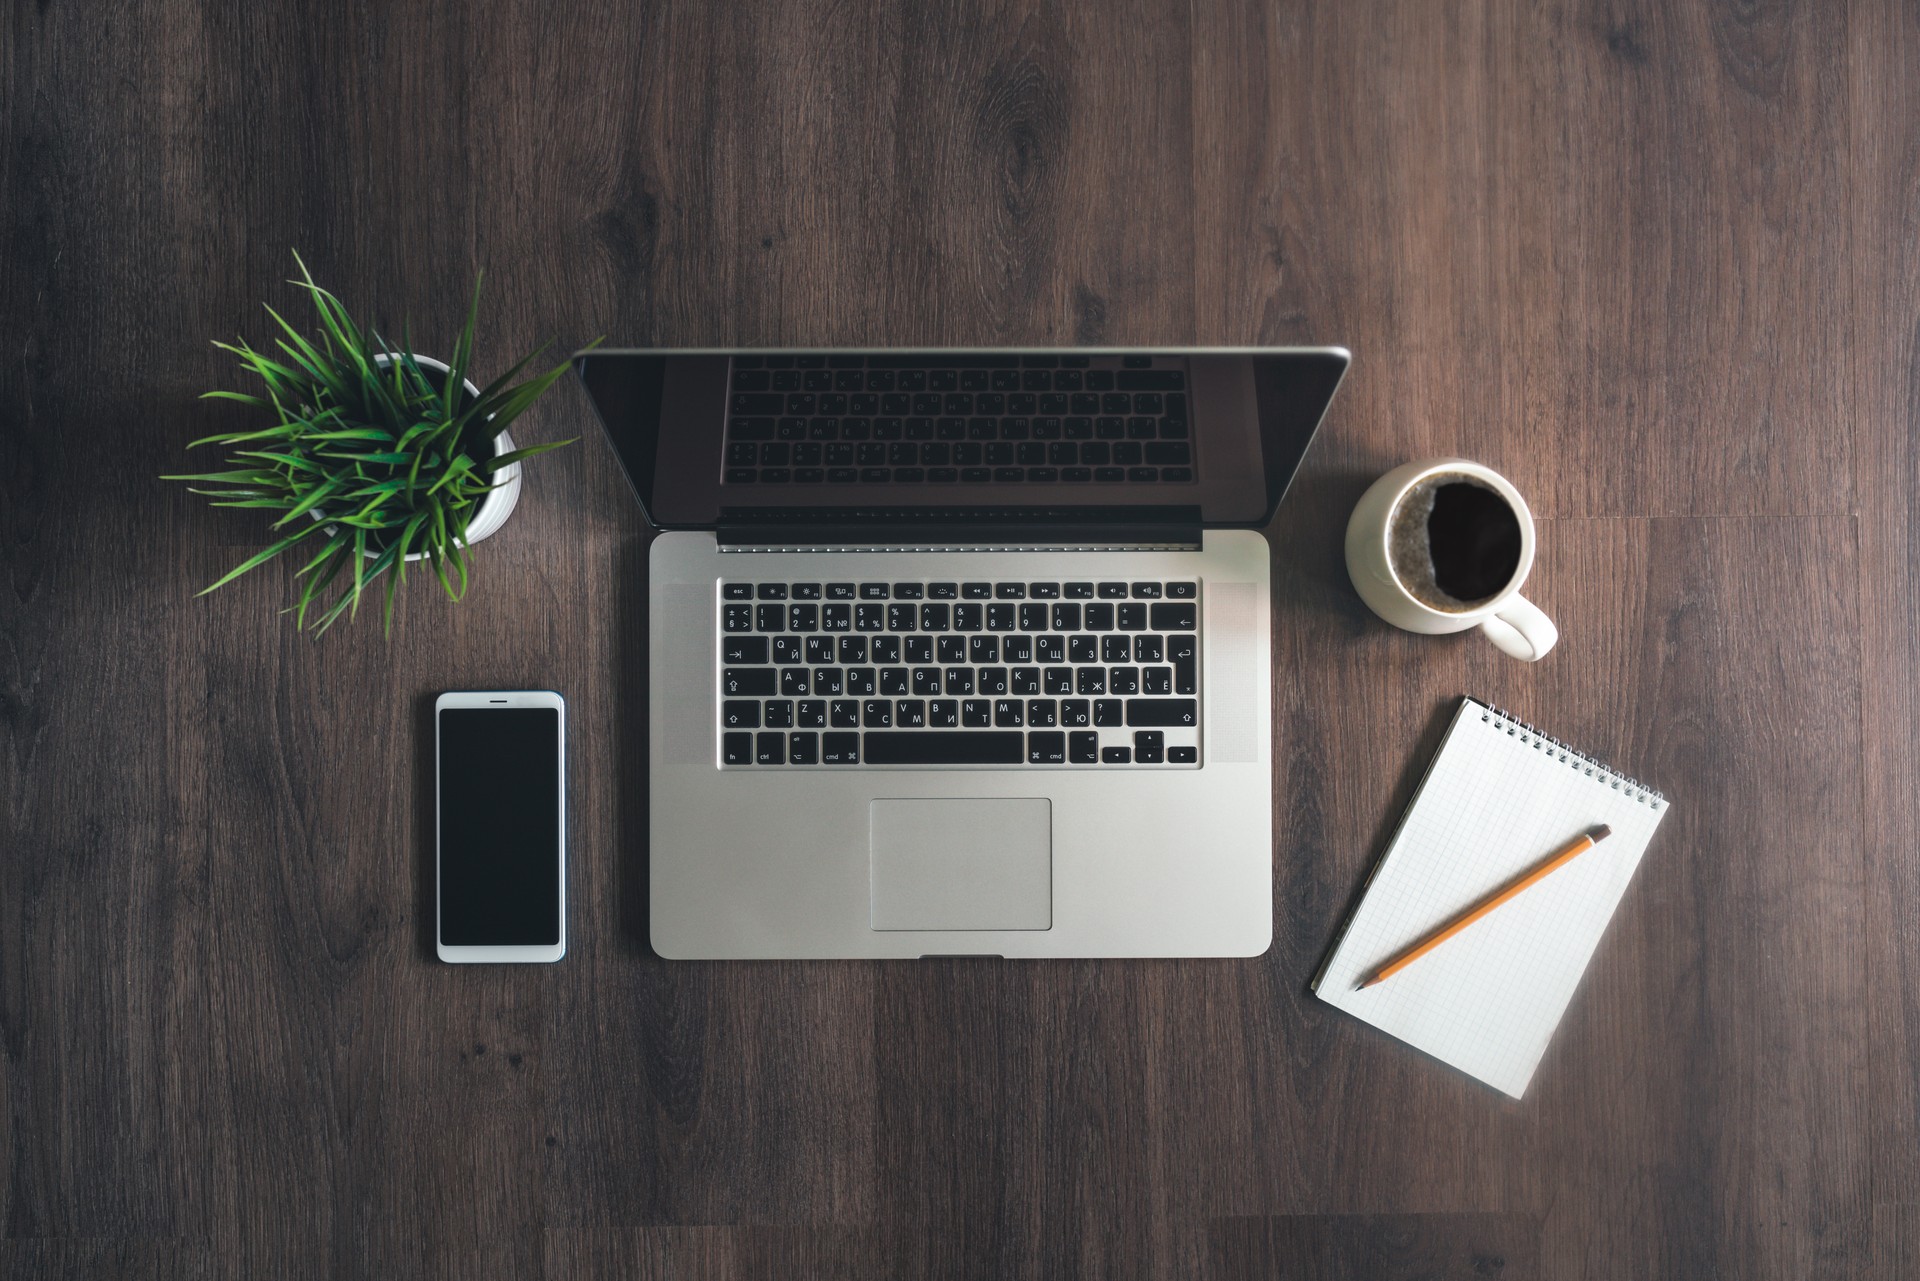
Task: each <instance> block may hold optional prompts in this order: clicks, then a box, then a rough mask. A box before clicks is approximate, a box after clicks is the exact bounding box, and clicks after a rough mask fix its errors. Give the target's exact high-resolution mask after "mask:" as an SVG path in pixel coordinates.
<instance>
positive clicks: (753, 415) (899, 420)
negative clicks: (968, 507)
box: [721, 352, 1198, 486]
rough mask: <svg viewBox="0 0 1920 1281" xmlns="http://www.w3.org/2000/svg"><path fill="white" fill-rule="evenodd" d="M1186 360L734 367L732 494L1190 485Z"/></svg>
mask: <svg viewBox="0 0 1920 1281" xmlns="http://www.w3.org/2000/svg"><path fill="white" fill-rule="evenodd" d="M1187 375H1188V369H1187V361H1186V358H1185V357H1184V356H1159V355H1146V354H1140V355H1124V354H1116V355H1073V354H1064V353H1063V354H1058V355H1018V354H987V353H968V352H954V353H950V354H949V353H941V352H886V353H871V354H867V355H826V354H819V355H801V354H791V355H789V354H767V355H754V356H745V355H743V356H734V357H732V358H731V369H730V370H729V373H728V388H729V391H728V396H727V423H726V443H725V449H724V451H723V454H722V473H721V482H722V483H723V484H728V485H796V486H802V485H918V484H927V485H986V484H993V485H1009V484H1020V485H1026V484H1040V485H1045V484H1067V485H1117V484H1127V485H1140V484H1192V483H1194V481H1195V478H1196V477H1197V475H1198V471H1197V462H1196V459H1195V457H1194V445H1193V431H1192V426H1191V417H1190V412H1191V411H1190V408H1189V395H1188V393H1189V387H1188V381H1187Z"/></svg>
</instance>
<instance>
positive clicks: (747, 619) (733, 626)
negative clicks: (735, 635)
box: [720, 605, 753, 632]
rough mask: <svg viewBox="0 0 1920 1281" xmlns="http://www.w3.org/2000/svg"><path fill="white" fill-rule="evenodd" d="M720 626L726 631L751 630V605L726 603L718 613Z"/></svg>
mask: <svg viewBox="0 0 1920 1281" xmlns="http://www.w3.org/2000/svg"><path fill="white" fill-rule="evenodd" d="M720 628H721V630H722V631H728V632H750V631H752V630H753V606H751V605H728V606H727V607H726V608H725V609H724V610H723V611H722V612H721V615H720Z"/></svg>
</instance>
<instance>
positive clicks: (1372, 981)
mask: <svg viewBox="0 0 1920 1281" xmlns="http://www.w3.org/2000/svg"><path fill="white" fill-rule="evenodd" d="M1379 981H1380V980H1379V979H1377V978H1371V979H1361V980H1360V981H1359V982H1358V983H1355V984H1354V985H1353V990H1354V991H1356V992H1358V991H1359V990H1360V989H1361V988H1363V987H1372V986H1373V985H1374V984H1375V983H1378V982H1379Z"/></svg>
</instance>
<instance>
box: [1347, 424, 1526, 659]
mask: <svg viewBox="0 0 1920 1281" xmlns="http://www.w3.org/2000/svg"><path fill="white" fill-rule="evenodd" d="M1441 472H1445V473H1449V474H1451V473H1459V474H1461V475H1465V476H1468V477H1470V478H1472V479H1473V480H1476V481H1479V482H1480V483H1481V484H1483V485H1485V486H1486V487H1487V488H1488V489H1491V490H1493V491H1494V492H1495V493H1496V494H1498V495H1500V497H1502V498H1504V499H1505V500H1506V501H1507V504H1508V505H1509V506H1510V507H1512V508H1513V514H1514V517H1515V519H1516V520H1518V521H1519V523H1520V563H1519V565H1518V566H1517V567H1516V568H1515V569H1514V571H1513V577H1512V578H1510V579H1509V580H1508V581H1507V584H1506V586H1504V587H1502V588H1501V589H1500V590H1499V591H1498V592H1495V593H1494V594H1493V595H1492V596H1490V597H1488V598H1486V599H1484V600H1481V601H1480V602H1478V603H1477V604H1475V605H1473V606H1472V607H1471V608H1468V609H1462V610H1442V609H1435V608H1433V607H1432V606H1431V605H1428V604H1426V603H1425V602H1424V601H1421V600H1419V599H1417V598H1416V597H1415V596H1414V595H1413V593H1412V592H1411V591H1409V590H1408V589H1407V587H1406V585H1405V584H1404V583H1403V582H1402V581H1401V580H1400V575H1399V574H1398V573H1396V572H1395V570H1394V567H1393V557H1392V554H1391V550H1390V548H1391V537H1392V530H1393V518H1394V513H1395V512H1396V511H1397V510H1398V509H1399V506H1400V503H1401V500H1402V499H1404V498H1406V496H1407V495H1408V493H1409V492H1410V491H1411V490H1412V489H1413V488H1414V487H1415V486H1416V485H1418V484H1419V483H1420V482H1421V481H1423V480H1426V479H1427V478H1428V477H1430V476H1433V475H1435V474H1436V473H1441ZM1532 569H1533V513H1532V512H1531V511H1529V510H1528V509H1527V500H1526V499H1524V498H1522V497H1520V491H1519V490H1517V489H1515V488H1514V487H1513V485H1512V483H1511V482H1510V481H1508V480H1507V478H1506V477H1505V476H1502V475H1501V474H1500V473H1499V472H1497V471H1494V470H1493V469H1492V468H1491V467H1482V466H1481V465H1480V464H1479V463H1470V462H1468V461H1466V460H1465V459H1464V458H1436V459H1428V460H1426V461H1424V462H1416V463H1407V464H1406V465H1405V466H1402V467H1396V468H1394V469H1393V470H1392V471H1390V472H1388V473H1387V474H1386V475H1384V476H1382V477H1381V478H1380V479H1379V480H1376V481H1374V482H1373V487H1372V488H1370V489H1369V490H1367V492H1366V493H1365V494H1363V495H1361V497H1360V502H1359V503H1358V504H1357V505H1356V506H1355V507H1354V509H1353V516H1352V518H1351V519H1349V520H1348V521H1347V573H1348V575H1349V576H1351V577H1352V579H1353V585H1354V588H1355V589H1356V590H1357V591H1358V592H1359V593H1360V599H1362V600H1364V601H1366V602H1367V605H1368V607H1369V608H1371V609H1372V610H1373V612H1374V613H1376V614H1378V615H1380V617H1381V618H1384V619H1385V620H1386V621H1387V622H1389V623H1392V624H1393V625H1394V626H1395V627H1401V628H1405V629H1406V630H1407V631H1410V632H1424V633H1426V634H1428V635H1433V636H1437V635H1444V634H1446V633H1448V632H1464V631H1466V630H1467V629H1468V628H1470V627H1478V628H1479V629H1480V630H1481V631H1483V632H1485V633H1486V634H1487V636H1488V637H1489V638H1490V639H1491V640H1492V641H1493V643H1494V644H1495V645H1498V646H1499V647H1500V648H1501V649H1503V650H1505V651H1506V652H1507V653H1509V654H1511V655H1513V656H1514V657H1515V658H1522V659H1525V660H1527V661H1528V662H1534V661H1536V660H1538V659H1540V658H1544V657H1545V656H1546V653H1547V651H1548V650H1550V649H1552V648H1553V643H1554V642H1555V641H1557V640H1559V639H1560V632H1559V629H1557V628H1556V627H1554V625H1553V620H1552V619H1550V618H1548V617H1547V616H1546V615H1545V614H1543V613H1541V612H1540V609H1539V607H1538V606H1536V605H1535V604H1534V603H1533V602H1532V601H1530V600H1528V599H1527V598H1526V597H1524V596H1522V595H1521V594H1520V586H1521V584H1523V583H1525V582H1526V581H1527V574H1528V573H1529V572H1530V571H1531V570H1532Z"/></svg>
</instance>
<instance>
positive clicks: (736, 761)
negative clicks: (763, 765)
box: [720, 733, 753, 765]
mask: <svg viewBox="0 0 1920 1281" xmlns="http://www.w3.org/2000/svg"><path fill="white" fill-rule="evenodd" d="M720 759H721V760H723V761H725V762H726V763H727V764H729V765H751V764H753V735H752V734H747V733H740V734H722V735H721V736H720Z"/></svg>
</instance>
